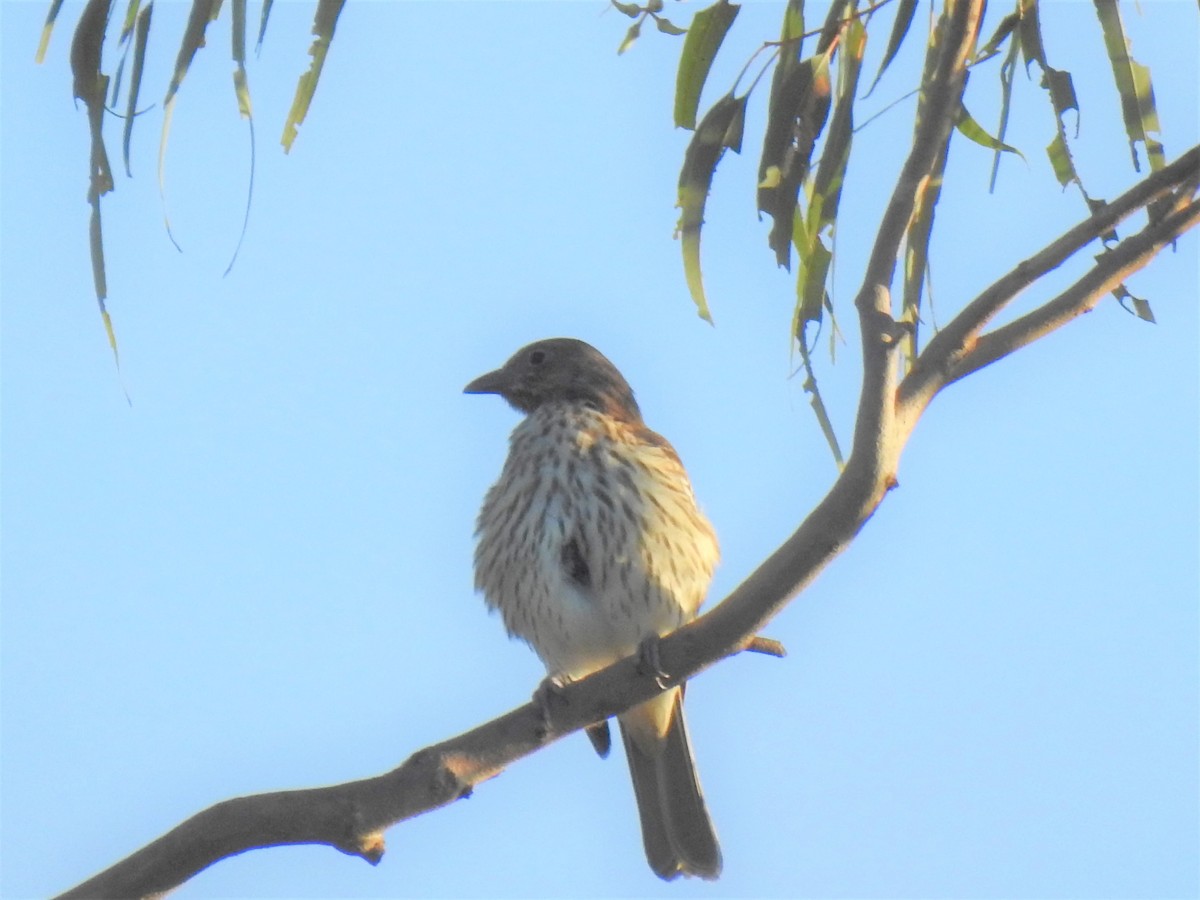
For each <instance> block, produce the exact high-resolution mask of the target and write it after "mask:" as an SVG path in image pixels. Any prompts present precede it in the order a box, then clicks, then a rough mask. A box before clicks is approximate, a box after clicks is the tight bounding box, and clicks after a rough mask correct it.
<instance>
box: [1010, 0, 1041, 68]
mask: <svg viewBox="0 0 1200 900" xmlns="http://www.w3.org/2000/svg"><path fill="white" fill-rule="evenodd" d="M1017 10H1018V14H1019V15H1020V17H1021V21H1020V24H1019V26H1018V32H1019V34H1020V36H1021V52H1022V53H1023V54H1024V56H1025V71H1026V72H1028V71H1029V65H1030V63H1034V62H1036V63H1038V64H1039V65H1041V66H1043V67H1044V66H1045V65H1046V48H1045V45H1044V44H1043V43H1042V21H1041V17H1040V16H1039V15H1038V4H1037V0H1018V3H1017Z"/></svg>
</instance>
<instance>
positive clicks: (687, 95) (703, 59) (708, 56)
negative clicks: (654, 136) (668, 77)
mask: <svg viewBox="0 0 1200 900" xmlns="http://www.w3.org/2000/svg"><path fill="white" fill-rule="evenodd" d="M740 10H741V7H740V6H735V5H734V4H732V3H729V2H728V0H718V2H717V3H714V4H713V5H712V6H710V7H708V8H707V9H702V10H700V12H698V13H696V15H695V17H694V18H693V19H692V24H691V26H690V27H689V28H688V32H687V38H685V39H684V42H683V51H682V52H681V53H680V55H679V71H678V73H677V74H676V76H675V127H676V128H688V129H692V128H695V127H696V110H697V108H698V107H699V105H700V93H701V91H702V90H703V88H704V82H705V81H706V80H707V79H708V72H709V69H710V68H712V63H713V60H714V59H715V58H716V55H717V50H718V49H720V47H721V42H722V41H724V40H725V35H726V33H727V32H728V31H729V27H730V26H731V25H732V24H733V20H734V19H736V18H737V14H738V12H739V11H740Z"/></svg>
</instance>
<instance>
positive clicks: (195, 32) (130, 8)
mask: <svg viewBox="0 0 1200 900" xmlns="http://www.w3.org/2000/svg"><path fill="white" fill-rule="evenodd" d="M344 4H345V0H318V2H317V9H316V15H315V17H314V20H313V28H312V31H313V35H314V36H315V39H314V40H313V44H312V47H311V49H310V50H309V55H310V56H311V57H312V61H311V63H310V65H309V68H308V71H306V72H305V73H304V74H303V75H301V77H300V82H299V84H298V85H297V86H296V95H295V99H294V101H293V103H292V108H291V112H290V114H289V115H288V118H287V122H286V124H285V125H284V132H283V137H282V141H281V142H282V144H283V147H284V152H287V151H288V150H290V149H291V147H292V142H293V141H294V140H295V138H296V134H297V130H298V128H299V125H300V123H301V122H303V121H304V117H305V115H306V114H307V112H308V107H309V104H310V103H311V102H312V98H313V94H314V92H315V91H316V89H317V82H318V80H319V78H320V76H321V67H322V66H323V65H324V63H325V56H326V54H327V53H328V50H329V45H330V42H331V41H332V40H333V32H334V29H335V28H336V26H337V20H338V16H339V15H340V14H341V11H342V6H343V5H344ZM229 6H230V37H231V44H232V58H233V63H234V73H233V89H234V98H235V100H236V102H237V108H238V112H239V114H240V115H241V116H242V118H244V119H245V120H246V122H247V125H248V127H249V129H250V142H251V144H250V146H251V182H250V183H251V190H252V189H253V183H254V182H253V160H254V119H253V115H252V112H251V105H250V83H249V79H248V77H247V74H246V0H229ZM221 7H222V0H192V5H191V10H190V12H189V15H188V19H187V24H186V26H185V27H184V31H183V35H182V37H181V38H180V43H179V51H178V53H177V55H176V59H175V67H174V71H173V72H172V75H171V80H170V83H169V84H168V85H167V88H166V94H165V96H164V99H163V125H162V136H161V138H160V140H159V154H158V179H159V190H160V193H162V194H163V195H164V210H165V191H166V178H165V171H166V152H167V138H168V137H169V135H170V131H171V117H172V114H173V112H174V110H175V102H176V100H177V97H178V94H179V89H180V87H181V86H182V85H183V82H184V79H185V78H186V77H187V73H188V69H189V68H190V67H191V64H192V60H193V59H194V58H195V55H196V53H197V52H198V51H199V50H200V49H201V48H202V47H204V46H205V45H206V35H207V33H208V27H209V25H211V24H212V23H213V22H215V21H217V20H218V18H219V17H220V14H221ZM61 8H62V0H52V2H51V4H50V9H49V11H48V13H47V15H46V23H45V25H44V26H43V28H42V35H41V40H40V41H39V43H38V49H37V57H36V59H37V62H39V63H40V62H42V61H43V60H44V59H45V57H46V52H47V50H48V48H49V46H50V37H51V35H52V33H53V30H54V26H55V24H56V23H57V20H58V15H59V12H60V11H61ZM153 12H154V0H127V5H126V7H125V15H124V18H123V19H122V21H121V28H120V31H119V32H118V33H117V35H116V37H115V39H113V36H112V34H111V33H110V25H111V23H112V14H113V0H88V2H87V3H86V5H85V6H84V8H83V12H82V13H81V14H80V16H79V21H78V22H77V23H76V25H75V34H74V37H73V39H72V42H71V71H72V75H73V86H74V94H75V97H76V99H78V100H82V101H83V103H84V106H85V108H86V109H87V114H88V129H89V131H90V133H91V150H90V162H89V180H88V190H87V198H88V203H89V204H90V205H91V208H92V215H91V223H90V231H89V237H90V246H91V256H92V275H93V280H94V282H95V290H96V301H97V303H98V304H99V306H100V315H101V318H102V320H103V322H104V328H105V332H106V334H107V336H108V341H109V345H110V346H111V347H112V351H113V355H114V357H115V356H116V355H117V338H116V333H115V331H114V329H113V325H112V319H111V317H110V316H109V313H108V308H107V303H106V301H107V299H108V280H107V277H106V274H105V267H104V232H103V229H102V227H101V218H100V201H101V198H103V197H104V196H105V195H106V194H108V193H110V192H111V191H112V190H113V189H114V188H115V186H116V185H115V182H114V180H113V175H112V168H111V166H110V165H109V158H108V148H107V145H106V143H105V138H104V125H105V122H106V119H108V118H109V116H108V115H106V114H107V113H111V112H112V111H113V110H114V109H118V108H121V106H120V100H121V98H122V89H124V94H123V96H124V100H125V102H124V112H123V119H124V123H123V132H122V139H121V147H122V158H123V161H124V164H125V173H126V175H127V176H130V177H132V171H131V166H130V163H129V145H130V140H131V136H132V134H133V128H134V124H135V123H136V122H137V120H138V111H139V106H138V103H139V98H140V97H142V74H143V68H144V63H145V59H146V48H147V46H148V45H149V41H150V35H151V27H150V26H151V19H152V15H153ZM270 13H271V0H264V3H263V8H262V14H261V17H260V20H259V28H258V45H259V46H260V47H261V45H262V41H263V37H264V35H265V34H266V29H267V21H268V18H269V16H270ZM110 43H114V44H115V48H114V49H115V54H114V55H115V57H116V64H115V66H114V65H113V64H112V62H111V61H107V62H106V59H105V49H106V44H110ZM127 63H129V64H130V72H129V78H128V82H127V83H125V77H124V76H125V67H126V64H127ZM249 213H250V198H249V197H247V200H246V217H245V219H244V220H243V224H242V233H243V235H244V234H245V229H246V223H247V222H248V221H249ZM164 216H165V212H164ZM166 225H167V233H168V235H170V233H171V226H170V220H169V218H167V220H166ZM172 241H174V238H173V237H172ZM239 244H240V241H239ZM236 256H237V254H236V252H235V254H234V257H235V258H236ZM232 265H233V262H232V261H231V262H230V266H231V267H232ZM227 271H228V270H227Z"/></svg>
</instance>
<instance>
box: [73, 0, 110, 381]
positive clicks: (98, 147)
mask: <svg viewBox="0 0 1200 900" xmlns="http://www.w3.org/2000/svg"><path fill="white" fill-rule="evenodd" d="M111 11H112V0H88V3H87V5H86V6H85V7H84V8H83V13H82V14H81V15H80V17H79V24H77V25H76V26H75V36H74V38H73V39H72V41H71V74H72V77H73V81H74V90H75V96H76V98H78V99H79V100H82V101H83V103H84V106H85V107H86V109H87V115H88V129H89V130H90V132H91V139H92V143H91V154H90V159H89V167H88V192H87V200H88V205H89V206H90V207H91V208H92V215H91V220H90V222H89V224H88V243H89V244H90V248H91V255H92V282H93V285H94V286H95V290H96V303H97V304H98V305H99V307H100V318H101V320H102V321H103V322H104V329H105V332H106V333H107V335H108V341H109V346H111V347H112V351H113V359H114V360H116V362H117V366H118V368H119V367H120V357H119V356H118V354H117V338H116V334H115V333H114V332H113V328H112V319H111V318H110V317H109V315H108V308H107V306H106V304H105V300H106V299H107V298H108V279H107V277H106V275H105V272H104V232H103V228H102V227H101V223H100V198H101V197H102V196H104V195H105V194H107V193H108V192H109V191H111V190H112V189H113V178H112V169H111V168H110V167H109V163H108V152H107V151H106V150H105V148H104V133H103V125H104V99H105V97H106V96H107V95H108V76H106V75H104V74H103V73H102V72H101V71H100V60H101V55H102V52H103V49H104V33H105V31H106V29H107V28H108V16H109V13H110V12H111Z"/></svg>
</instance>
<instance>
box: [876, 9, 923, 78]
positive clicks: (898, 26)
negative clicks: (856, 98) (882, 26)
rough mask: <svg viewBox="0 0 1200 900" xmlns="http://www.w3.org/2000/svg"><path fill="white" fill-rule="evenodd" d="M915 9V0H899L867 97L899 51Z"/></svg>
mask: <svg viewBox="0 0 1200 900" xmlns="http://www.w3.org/2000/svg"><path fill="white" fill-rule="evenodd" d="M916 11H917V0H900V3H899V4H898V5H897V6H896V19H895V21H894V22H893V23H892V34H891V36H890V37H889V38H888V45H887V49H886V50H885V51H884V53H883V62H881V63H880V64H879V71H878V72H876V73H875V80H874V81H872V82H871V87H870V88H868V90H867V96H868V97H869V96H871V91H873V90H875V85H877V84H879V79H880V78H882V77H883V73H884V72H885V71H886V70H887V67H888V66H889V65H891V63H892V60H893V59H895V58H896V54H897V53H898V52H899V51H900V45H901V44H903V43H904V38H905V36H906V35H907V34H908V28H909V26H910V25H912V20H913V13H915V12H916Z"/></svg>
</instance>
